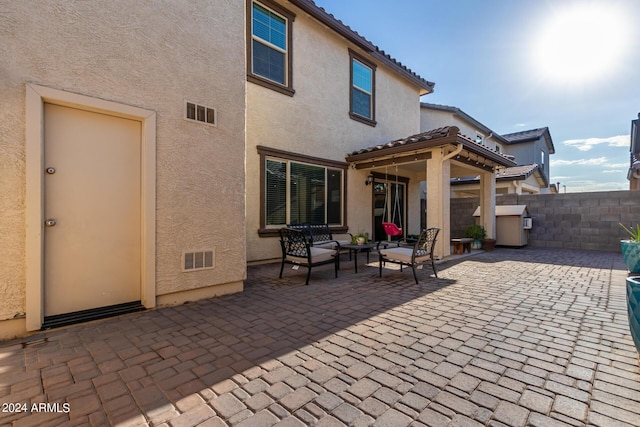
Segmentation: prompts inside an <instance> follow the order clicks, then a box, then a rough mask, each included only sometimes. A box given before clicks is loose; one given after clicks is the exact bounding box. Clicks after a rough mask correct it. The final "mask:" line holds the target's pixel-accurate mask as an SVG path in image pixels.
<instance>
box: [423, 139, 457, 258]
mask: <svg viewBox="0 0 640 427" xmlns="http://www.w3.org/2000/svg"><path fill="white" fill-rule="evenodd" d="M443 159H444V155H443V153H442V149H438V150H434V151H433V152H432V157H431V158H430V159H429V160H427V221H426V224H427V228H430V227H438V228H439V229H440V234H438V239H437V240H436V246H435V248H434V255H435V256H436V257H437V258H442V257H445V256H448V255H450V254H451V247H450V241H451V218H450V206H451V204H450V200H449V199H450V197H451V160H443Z"/></svg>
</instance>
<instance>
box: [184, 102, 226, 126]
mask: <svg viewBox="0 0 640 427" xmlns="http://www.w3.org/2000/svg"><path fill="white" fill-rule="evenodd" d="M184 118H185V119H187V120H193V121H195V122H200V123H204V124H205V125H210V126H216V125H217V124H218V114H217V112H216V109H215V108H211V107H206V106H204V105H199V104H196V103H195V102H190V101H186V108H185V116H184Z"/></svg>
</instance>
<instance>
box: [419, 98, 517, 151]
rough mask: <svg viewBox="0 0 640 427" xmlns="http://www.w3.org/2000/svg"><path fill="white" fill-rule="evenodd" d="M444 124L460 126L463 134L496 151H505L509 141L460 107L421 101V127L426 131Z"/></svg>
mask: <svg viewBox="0 0 640 427" xmlns="http://www.w3.org/2000/svg"><path fill="white" fill-rule="evenodd" d="M443 126H456V127H458V128H459V129H460V132H461V133H462V134H463V135H465V136H466V137H468V138H469V139H472V140H474V141H476V142H477V143H479V144H482V145H484V146H485V147H487V148H489V149H490V150H494V151H495V152H496V153H502V152H504V146H505V145H506V144H508V143H509V141H507V140H506V139H504V138H503V137H502V136H501V135H500V134H498V133H497V132H494V131H493V130H491V129H490V128H489V127H487V126H486V125H484V124H483V123H481V122H480V121H478V120H476V119H475V118H473V117H471V116H470V115H469V114H467V113H465V112H464V111H462V110H461V109H460V108H458V107H453V106H450V105H441V104H431V103H428V102H421V103H420V129H421V130H423V131H426V130H429V129H435V128H438V127H443Z"/></svg>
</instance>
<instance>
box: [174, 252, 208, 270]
mask: <svg viewBox="0 0 640 427" xmlns="http://www.w3.org/2000/svg"><path fill="white" fill-rule="evenodd" d="M213 260H214V257H213V250H212V249H209V250H204V251H194V252H184V253H183V254H182V271H197V270H207V269H211V268H213V267H214V262H213Z"/></svg>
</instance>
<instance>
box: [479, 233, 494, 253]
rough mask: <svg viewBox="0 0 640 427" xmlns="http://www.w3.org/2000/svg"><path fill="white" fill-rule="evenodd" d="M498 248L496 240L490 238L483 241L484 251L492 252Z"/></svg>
mask: <svg viewBox="0 0 640 427" xmlns="http://www.w3.org/2000/svg"><path fill="white" fill-rule="evenodd" d="M495 248H496V239H490V238H488V237H486V238H484V239H482V249H483V250H485V251H487V252H491V251H492V250H494V249H495Z"/></svg>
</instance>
